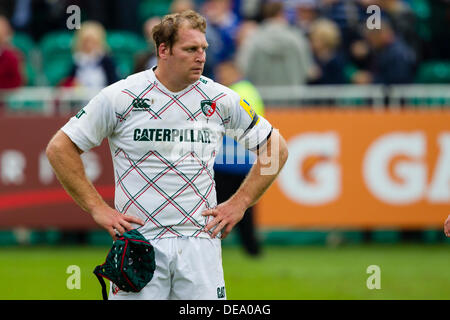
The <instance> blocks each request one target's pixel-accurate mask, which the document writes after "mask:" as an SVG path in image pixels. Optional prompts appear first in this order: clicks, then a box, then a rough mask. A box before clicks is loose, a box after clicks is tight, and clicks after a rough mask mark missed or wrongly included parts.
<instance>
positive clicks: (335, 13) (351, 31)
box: [321, 0, 373, 48]
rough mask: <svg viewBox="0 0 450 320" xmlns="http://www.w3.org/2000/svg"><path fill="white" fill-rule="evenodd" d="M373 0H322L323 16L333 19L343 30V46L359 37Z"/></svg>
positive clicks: (345, 46) (347, 45)
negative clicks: (367, 9) (361, 25)
mask: <svg viewBox="0 0 450 320" xmlns="http://www.w3.org/2000/svg"><path fill="white" fill-rule="evenodd" d="M368 2H373V0H370V1H367V0H353V1H348V0H321V16H322V17H324V18H328V19H330V20H333V21H334V22H336V24H337V25H338V27H339V29H340V31H341V38H342V45H343V48H348V47H349V45H350V43H352V42H353V41H354V40H356V39H359V38H360V37H359V26H360V24H361V23H362V22H365V19H366V18H367V14H366V7H367V4H368Z"/></svg>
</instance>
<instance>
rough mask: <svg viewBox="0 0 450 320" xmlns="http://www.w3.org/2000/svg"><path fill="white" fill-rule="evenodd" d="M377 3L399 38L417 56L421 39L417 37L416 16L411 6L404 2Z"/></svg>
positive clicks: (386, 1)
mask: <svg viewBox="0 0 450 320" xmlns="http://www.w3.org/2000/svg"><path fill="white" fill-rule="evenodd" d="M377 3H378V4H379V6H380V8H381V10H382V12H384V13H385V18H386V19H387V20H388V21H389V22H390V24H391V25H392V29H393V30H394V31H395V33H396V34H397V36H398V37H399V38H401V39H402V40H403V41H404V42H405V43H406V44H407V45H408V46H409V47H411V48H412V49H413V50H414V51H415V52H416V54H417V52H418V49H419V46H420V41H419V40H420V39H419V37H417V29H416V15H415V14H414V12H413V11H412V9H411V7H410V6H409V4H408V3H406V2H405V1H402V0H378V2H377Z"/></svg>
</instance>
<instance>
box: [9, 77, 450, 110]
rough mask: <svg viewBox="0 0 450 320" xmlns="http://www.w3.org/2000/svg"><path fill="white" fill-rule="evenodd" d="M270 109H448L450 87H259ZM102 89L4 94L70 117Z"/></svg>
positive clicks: (16, 104)
mask: <svg viewBox="0 0 450 320" xmlns="http://www.w3.org/2000/svg"><path fill="white" fill-rule="evenodd" d="M258 91H259V92H260V94H261V97H262V98H263V100H264V102H265V104H266V107H267V108H276V107H289V108H307V107H338V108H368V107H369V108H374V109H398V108H428V107H432V108H446V107H449V106H450V84H411V85H393V86H382V85H365V86H357V85H316V86H312V85H308V86H294V87H289V86H285V87H275V86H274V87H258ZM98 92H99V90H96V89H88V88H81V87H76V88H55V87H23V88H20V89H16V90H9V91H8V90H3V91H0V104H1V105H3V106H4V108H5V111H6V113H21V114H27V113H29V114H34V115H36V114H42V115H54V114H68V113H71V112H74V111H77V110H78V109H80V108H81V107H82V106H84V105H85V104H86V103H87V102H88V101H89V100H90V99H91V98H92V97H94V96H95V94H97V93H98Z"/></svg>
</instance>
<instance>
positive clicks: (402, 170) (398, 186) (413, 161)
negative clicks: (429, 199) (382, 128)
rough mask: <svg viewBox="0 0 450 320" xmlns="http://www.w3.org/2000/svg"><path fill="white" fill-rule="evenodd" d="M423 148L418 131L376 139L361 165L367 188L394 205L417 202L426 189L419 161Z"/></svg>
mask: <svg viewBox="0 0 450 320" xmlns="http://www.w3.org/2000/svg"><path fill="white" fill-rule="evenodd" d="M425 149H426V141H425V137H424V135H423V134H422V133H421V132H411V133H404V132H394V133H389V134H386V135H383V136H381V137H380V138H378V139H377V140H376V141H375V142H374V143H372V145H371V146H370V147H369V148H368V150H367V152H366V155H365V158H364V163H363V176H364V180H365V183H366V185H367V187H368V189H369V190H370V191H371V192H372V193H373V194H374V195H375V197H377V198H378V199H379V200H381V201H385V202H387V203H390V204H394V205H404V204H409V203H413V202H415V201H419V200H420V199H421V198H422V196H423V194H424V192H425V189H426V175H427V172H426V167H425V165H424V164H423V163H422V160H421V158H422V157H423V156H424V154H425ZM399 156H402V157H403V158H405V157H406V158H408V159H400V158H398V157H399ZM396 157H397V158H398V159H399V160H398V161H394V160H395V158H396ZM391 168H392V176H391V174H390V171H391Z"/></svg>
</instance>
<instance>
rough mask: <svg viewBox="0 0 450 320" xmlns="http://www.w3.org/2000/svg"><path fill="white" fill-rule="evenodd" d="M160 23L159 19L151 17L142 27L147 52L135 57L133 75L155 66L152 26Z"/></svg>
mask: <svg viewBox="0 0 450 320" xmlns="http://www.w3.org/2000/svg"><path fill="white" fill-rule="evenodd" d="M160 22H161V18H159V17H152V18H150V19H148V20H147V21H145V23H144V27H143V33H144V37H145V40H146V41H147V45H148V50H147V51H145V52H143V53H139V54H137V55H136V57H135V61H134V70H133V73H136V72H141V71H144V70H147V69H150V68H151V67H153V66H155V65H156V62H157V60H156V51H155V45H154V43H153V37H152V29H153V27H154V26H156V25H157V24H159V23H160Z"/></svg>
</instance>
